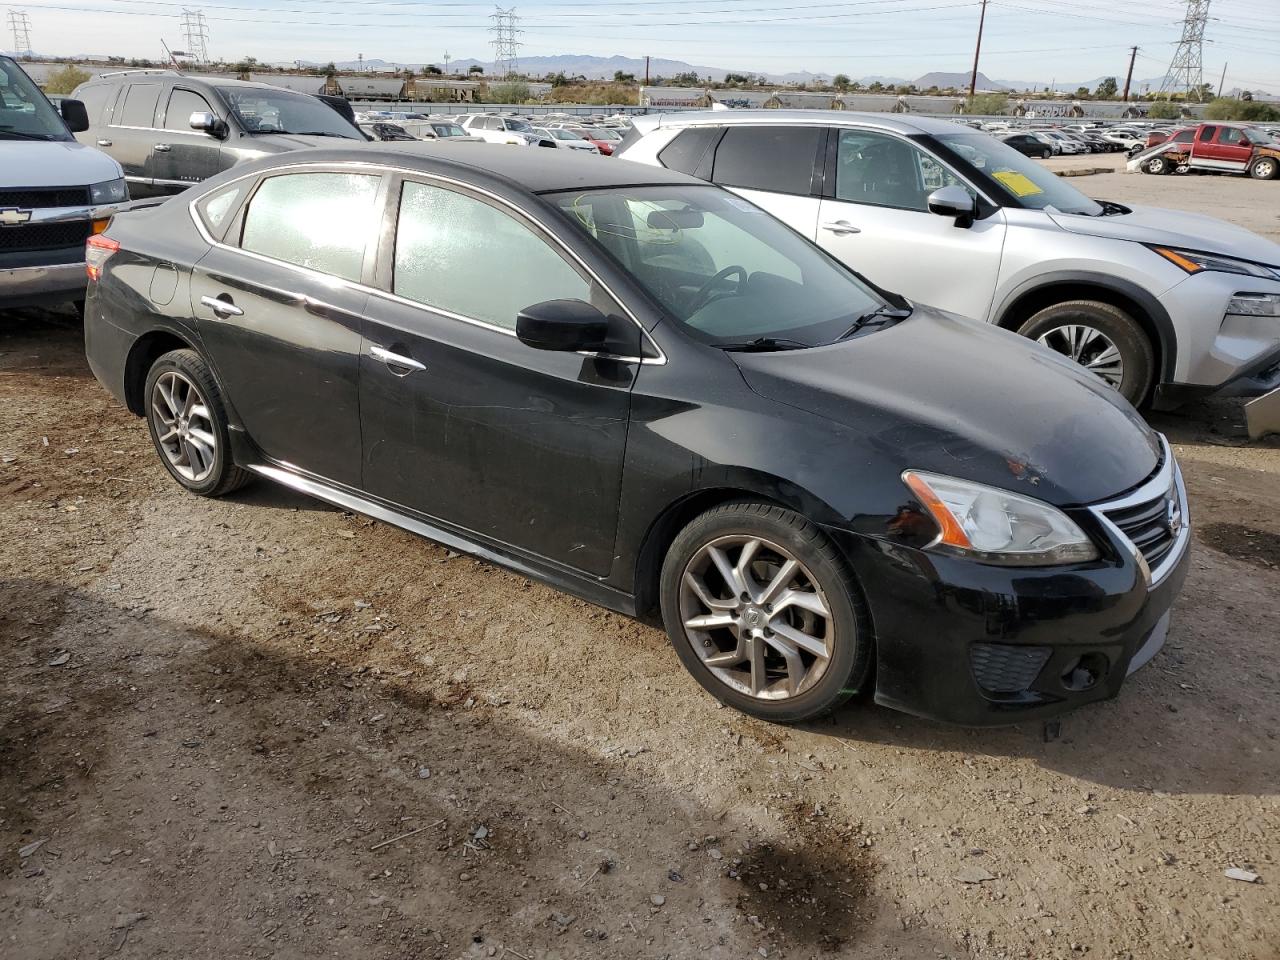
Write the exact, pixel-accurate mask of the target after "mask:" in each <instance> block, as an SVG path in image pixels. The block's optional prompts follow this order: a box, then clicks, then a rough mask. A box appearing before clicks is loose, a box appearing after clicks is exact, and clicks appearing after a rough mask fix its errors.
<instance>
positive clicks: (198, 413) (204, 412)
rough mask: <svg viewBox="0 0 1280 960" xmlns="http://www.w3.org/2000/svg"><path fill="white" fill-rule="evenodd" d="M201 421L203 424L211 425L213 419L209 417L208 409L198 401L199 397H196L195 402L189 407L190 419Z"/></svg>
mask: <svg viewBox="0 0 1280 960" xmlns="http://www.w3.org/2000/svg"><path fill="white" fill-rule="evenodd" d="M197 417H198V418H199V419H201V420H203V421H204V422H205V423H213V419H212V418H211V417H210V416H209V408H208V407H207V406H206V405H205V404H204V403H202V402H201V401H200V397H199V396H198V395H197V396H196V402H195V403H194V404H193V405H192V407H191V419H192V420H194V419H196V418H197Z"/></svg>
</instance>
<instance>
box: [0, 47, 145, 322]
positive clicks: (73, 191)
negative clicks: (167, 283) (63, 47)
mask: <svg viewBox="0 0 1280 960" xmlns="http://www.w3.org/2000/svg"><path fill="white" fill-rule="evenodd" d="M88 125H89V120H88V117H87V115H86V113H85V108H84V104H83V103H81V102H80V101H79V100H63V101H61V103H60V104H59V106H58V107H57V108H55V107H54V106H53V104H51V103H50V102H49V99H48V98H47V97H46V96H45V95H44V94H43V93H42V92H41V91H40V88H39V87H37V86H36V85H35V83H34V82H33V81H32V79H31V78H30V77H29V76H27V74H26V73H25V72H24V71H23V70H22V68H21V67H20V66H18V64H17V63H16V62H14V61H13V60H12V59H10V58H9V57H0V310H6V309H8V308H10V307H20V306H30V305H36V304H55V303H67V302H79V301H83V300H84V292H85V282H86V281H85V270H84V245H85V241H86V240H87V239H88V238H89V237H90V236H92V235H93V234H94V233H99V232H101V231H102V230H105V229H106V226H107V221H108V220H109V219H110V217H111V215H112V214H113V213H114V212H115V211H116V210H117V209H118V208H119V207H120V206H121V205H123V204H124V203H125V202H126V201H127V200H128V199H129V191H128V187H127V185H126V184H125V180H124V171H123V170H121V168H120V164H118V163H116V161H114V160H112V159H111V158H110V157H108V156H107V155H106V154H105V153H103V152H101V151H100V150H96V149H94V148H93V147H86V146H84V145H83V144H80V143H77V142H76V140H75V138H74V137H73V136H72V133H73V132H74V131H77V130H84V129H86V128H87V127H88Z"/></svg>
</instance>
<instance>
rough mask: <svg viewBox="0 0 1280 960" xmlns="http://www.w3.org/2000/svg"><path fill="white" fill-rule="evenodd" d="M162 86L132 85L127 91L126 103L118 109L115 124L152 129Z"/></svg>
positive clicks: (125, 95)
mask: <svg viewBox="0 0 1280 960" xmlns="http://www.w3.org/2000/svg"><path fill="white" fill-rule="evenodd" d="M159 99H160V84H158V83H131V84H129V89H128V90H126V91H125V94H124V103H123V104H122V105H121V106H120V107H118V108H117V109H116V118H115V121H114V122H115V123H116V125H117V126H121V127H150V126H152V124H153V123H154V121H155V115H156V101H157V100H159Z"/></svg>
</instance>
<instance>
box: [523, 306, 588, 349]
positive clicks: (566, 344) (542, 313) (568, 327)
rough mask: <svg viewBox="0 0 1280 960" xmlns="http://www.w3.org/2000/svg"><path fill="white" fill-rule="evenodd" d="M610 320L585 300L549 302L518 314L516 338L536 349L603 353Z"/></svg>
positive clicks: (525, 309)
mask: <svg viewBox="0 0 1280 960" xmlns="http://www.w3.org/2000/svg"><path fill="white" fill-rule="evenodd" d="M608 333H609V320H608V318H606V317H605V315H604V314H603V313H601V312H600V311H599V310H597V309H596V308H595V307H593V306H592V305H591V304H589V303H585V302H584V301H582V300H547V301H546V302H545V303H535V304H534V305H533V306H531V307H525V308H524V309H523V310H521V311H520V312H519V313H518V314H516V336H517V337H518V338H519V339H520V342H521V343H523V344H525V345H526V346H530V347H533V348H534V349H535V350H563V351H566V352H570V353H572V352H576V351H578V350H599V349H600V348H601V347H602V346H603V345H604V341H605V337H606V336H608Z"/></svg>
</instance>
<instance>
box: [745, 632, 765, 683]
mask: <svg viewBox="0 0 1280 960" xmlns="http://www.w3.org/2000/svg"><path fill="white" fill-rule="evenodd" d="M747 642H748V643H749V644H750V646H749V648H748V651H747V652H748V655H749V656H750V658H751V693H752V694H753V695H754V696H757V697H758V696H759V695H760V694H761V693H762V692H763V691H764V687H765V681H766V680H767V679H768V678H767V677H766V676H765V672H764V646H765V645H764V641H763V640H762V639H761V638H759V637H752V638H751V639H750V640H748V641H747Z"/></svg>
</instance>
